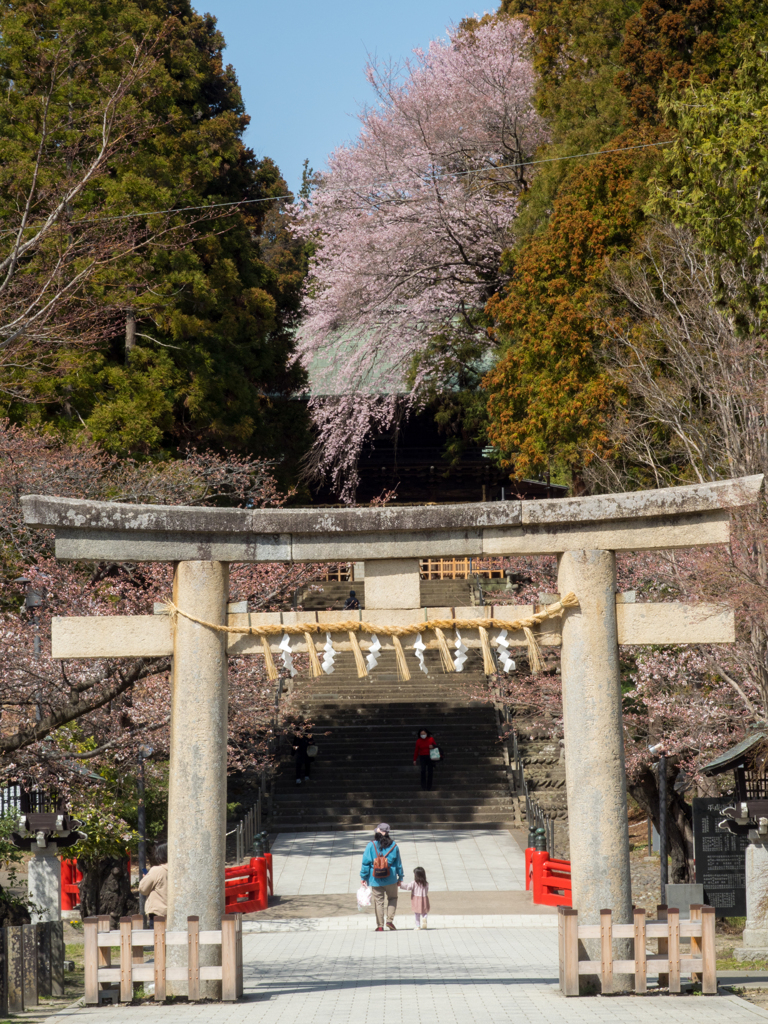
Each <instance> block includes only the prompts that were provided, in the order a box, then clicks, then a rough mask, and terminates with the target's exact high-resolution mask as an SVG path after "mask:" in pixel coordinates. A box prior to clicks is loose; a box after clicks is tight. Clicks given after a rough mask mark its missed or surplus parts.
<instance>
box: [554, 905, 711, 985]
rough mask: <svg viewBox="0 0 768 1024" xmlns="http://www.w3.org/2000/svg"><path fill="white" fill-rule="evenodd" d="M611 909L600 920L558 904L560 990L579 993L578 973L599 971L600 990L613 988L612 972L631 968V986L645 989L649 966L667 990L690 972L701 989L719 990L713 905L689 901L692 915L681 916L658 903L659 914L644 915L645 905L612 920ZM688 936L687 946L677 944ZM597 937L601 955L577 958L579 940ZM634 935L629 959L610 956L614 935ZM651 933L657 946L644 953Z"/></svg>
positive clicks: (595, 972) (601, 913) (579, 974)
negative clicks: (586, 919) (587, 919)
mask: <svg viewBox="0 0 768 1024" xmlns="http://www.w3.org/2000/svg"><path fill="white" fill-rule="evenodd" d="M612 917H613V915H612V912H611V911H610V910H601V911H600V924H579V918H578V911H576V910H572V909H571V908H570V907H558V920H557V924H558V945H559V959H560V990H561V991H562V993H563V995H566V996H577V995H579V977H580V976H581V975H583V974H590V975H597V976H598V977H599V978H600V983H601V987H602V991H603V993H609V992H612V991H613V976H614V974H634V976H635V992H636V993H637V994H644V993H645V992H646V991H647V987H648V972H649V970H650V972H651V974H655V973H658V975H659V985H660V986H661V987H662V988H666V987H668V988H669V991H670V992H679V991H680V976H681V975H690V976H691V977H692V979H693V980H694V981H699V982H701V991H702V993H703V994H704V995H705V996H707V995H716V994H717V971H716V955H715V908H714V907H705V906H701V905H697V904H693V905H692V906H691V917H690V920H683V921H681V920H680V912H679V911H678V910H677V909H676V908H674V907H669V908H667V907H665V906H660V907H658V908H657V918H658V919H657V920H656V921H646V919H645V911H644V910H638V909H636V910H634V911H633V921H632V924H614V923H613V919H612ZM685 938H689V939H690V942H691V944H690V950H687V949H681V946H680V940H681V939H685ZM584 939H599V940H600V959H599V960H580V959H579V943H580V942H582V941H583V940H584ZM614 939H632V940H633V947H634V957H633V959H632V960H614V959H613V940H614ZM649 939H657V940H658V952H657V953H648V952H647V949H646V943H647V942H648V940H649Z"/></svg>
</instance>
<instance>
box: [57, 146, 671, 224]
mask: <svg viewBox="0 0 768 1024" xmlns="http://www.w3.org/2000/svg"><path fill="white" fill-rule="evenodd" d="M675 141H676V140H675V139H662V140H660V141H659V142H644V143H641V144H640V145H637V146H620V147H618V148H617V149H596V150H593V151H592V152H589V153H569V154H567V155H565V156H551V157H544V158H543V159H541V160H526V161H523V162H522V163H517V164H498V165H497V166H495V167H483V168H479V169H477V170H470V171H452V172H450V173H448V174H441V175H435V176H434V177H435V178H436V179H437V180H440V181H442V180H444V179H446V178H463V177H467V176H468V175H470V174H488V173H492V172H494V171H512V170H517V169H519V168H522V167H537V166H539V165H540V164H554V163H559V162H560V161H563V160H581V159H584V158H585V157H589V156H607V155H608V154H612V153H629V152H631V151H632V150H636V149H652V148H654V147H658V146H668V145H669V144H670V143H671V142H675ZM388 184H391V182H382V185H388ZM330 191H332V192H338V193H340V194H344V193H345V192H353V191H354V190H353V189H348V188H339V189H331V190H330ZM295 198H296V197H295V195H294V193H293V192H288V193H286V194H285V195H283V196H262V197H261V198H259V199H235V200H232V201H231V202H228V203H205V204H202V205H201V206H172V207H169V208H168V209H166V210H136V211H135V212H134V213H119V214H114V215H111V214H110V215H108V216H105V217H80V218H79V219H78V220H73V221H70V224H72V225H75V224H96V223H100V222H102V221H113V220H130V218H131V217H155V216H157V215H158V214H162V213H192V212H195V211H199V210H219V209H224V208H227V207H232V206H248V205H250V204H253V203H276V202H279V201H280V200H282V199H295Z"/></svg>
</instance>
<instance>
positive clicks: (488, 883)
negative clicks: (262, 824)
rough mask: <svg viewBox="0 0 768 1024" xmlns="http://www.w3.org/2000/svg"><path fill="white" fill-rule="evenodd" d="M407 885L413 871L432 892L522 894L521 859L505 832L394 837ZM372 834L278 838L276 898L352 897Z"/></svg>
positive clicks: (275, 848)
mask: <svg viewBox="0 0 768 1024" xmlns="http://www.w3.org/2000/svg"><path fill="white" fill-rule="evenodd" d="M392 836H393V838H394V839H395V841H396V842H397V845H398V846H399V848H400V857H401V859H402V862H403V867H404V869H405V879H406V881H411V880H412V879H413V869H414V868H415V867H417V866H421V867H423V868H424V870H425V871H426V872H427V878H428V879H429V888H430V892H436V893H437V892H482V891H485V892H490V891H508V890H521V889H525V857H524V855H523V852H522V850H521V849H520V847H519V846H518V844H517V843H516V842H515V840H514V839H513V837H512V836H511V835H510V833H509V832H506V831H501V830H499V831H492V830H488V831H483V830H474V831H448V830H445V831H443V830H432V831H427V830H423V831H416V830H413V831H398V832H393V833H392ZM372 838H373V836H372V834H371V833H370V832H299V833H295V834H288V833H283V834H281V835H278V837H277V839H276V840H275V842H274V843H273V845H272V852H273V854H274V857H275V892H276V893H280V895H281V896H308V895H321V894H324V893H354V892H356V891H357V889H358V888H359V886H360V862H361V860H362V857H363V852H364V851H365V847H366V844H367V843H368V842H369V841H370V840H371V839H372Z"/></svg>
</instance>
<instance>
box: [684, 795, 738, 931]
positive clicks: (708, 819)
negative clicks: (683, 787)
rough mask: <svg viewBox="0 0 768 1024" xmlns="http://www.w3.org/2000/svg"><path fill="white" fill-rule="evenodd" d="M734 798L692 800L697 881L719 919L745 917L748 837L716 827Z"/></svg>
mask: <svg viewBox="0 0 768 1024" xmlns="http://www.w3.org/2000/svg"><path fill="white" fill-rule="evenodd" d="M730 804H733V797H732V796H729V797H724V796H721V797H695V798H694V800H693V849H694V856H695V858H696V881H697V882H700V883H701V884H702V885H703V886H704V902H705V903H706V904H707V905H708V906H710V907H714V908H715V911H716V913H717V916H718V917H746V913H747V889H746V879H745V876H744V851H745V850H746V848H747V846H748V845H749V839H748V838H747V836H734V835H731V833H730V832H724V831H723V830H722V829H719V828H718V827H717V823H718V821H722V820H723V807H728V806H729V805H730Z"/></svg>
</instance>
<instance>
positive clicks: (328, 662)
mask: <svg viewBox="0 0 768 1024" xmlns="http://www.w3.org/2000/svg"><path fill="white" fill-rule="evenodd" d="M323 650H324V651H325V654H324V655H323V663H322V665H321V666H320V667H321V668H322V670H323V672H325V674H326V675H327V676H329V675H330V674H331V672H333V669H334V665H333V662H334V659H335V658H336V651H334V649H333V644H332V642H331V634H330V633H326V634H325V647H323Z"/></svg>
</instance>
